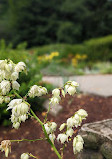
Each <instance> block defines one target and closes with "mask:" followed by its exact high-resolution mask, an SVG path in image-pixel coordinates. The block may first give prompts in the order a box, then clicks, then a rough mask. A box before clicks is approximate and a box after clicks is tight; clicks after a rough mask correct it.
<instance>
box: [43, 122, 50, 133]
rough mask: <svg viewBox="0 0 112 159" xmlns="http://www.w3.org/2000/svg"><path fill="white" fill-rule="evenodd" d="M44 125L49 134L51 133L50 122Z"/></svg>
mask: <svg viewBox="0 0 112 159" xmlns="http://www.w3.org/2000/svg"><path fill="white" fill-rule="evenodd" d="M44 127H45V130H46V132H47V134H50V133H51V129H50V127H49V126H48V123H46V124H44Z"/></svg>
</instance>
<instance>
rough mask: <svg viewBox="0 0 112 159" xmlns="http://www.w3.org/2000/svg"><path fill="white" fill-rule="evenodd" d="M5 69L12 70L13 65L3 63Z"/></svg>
mask: <svg viewBox="0 0 112 159" xmlns="http://www.w3.org/2000/svg"><path fill="white" fill-rule="evenodd" d="M5 69H6V71H7V72H11V71H12V70H13V65H12V64H11V63H9V64H6V65H5Z"/></svg>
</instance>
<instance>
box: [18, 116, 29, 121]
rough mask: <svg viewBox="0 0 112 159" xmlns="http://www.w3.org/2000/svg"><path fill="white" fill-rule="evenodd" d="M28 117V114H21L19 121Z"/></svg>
mask: <svg viewBox="0 0 112 159" xmlns="http://www.w3.org/2000/svg"><path fill="white" fill-rule="evenodd" d="M27 118H28V116H27V115H26V114H24V115H21V116H20V117H19V121H20V122H21V121H22V122H25V120H26V119H27Z"/></svg>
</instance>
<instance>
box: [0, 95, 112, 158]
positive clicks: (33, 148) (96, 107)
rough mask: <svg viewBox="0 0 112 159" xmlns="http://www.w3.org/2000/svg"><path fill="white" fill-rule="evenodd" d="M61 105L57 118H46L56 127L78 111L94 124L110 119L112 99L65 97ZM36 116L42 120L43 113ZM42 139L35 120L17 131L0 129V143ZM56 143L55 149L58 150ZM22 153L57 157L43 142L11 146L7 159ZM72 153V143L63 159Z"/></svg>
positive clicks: (111, 115)
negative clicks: (6, 140)
mask: <svg viewBox="0 0 112 159" xmlns="http://www.w3.org/2000/svg"><path fill="white" fill-rule="evenodd" d="M61 105H62V106H63V108H64V109H63V111H62V112H61V113H60V114H59V115H58V116H57V117H53V116H51V115H49V116H48V118H49V120H50V121H55V122H56V123H57V124H58V125H60V124H61V123H63V122H65V121H66V119H67V118H68V117H70V116H72V115H73V114H74V112H76V111H77V110H78V109H80V108H83V109H85V110H86V111H87V112H88V114H89V116H88V118H87V120H86V121H85V122H86V123H87V122H94V121H99V120H103V119H108V118H112V97H109V98H103V97H99V96H89V95H77V96H74V97H70V96H69V95H67V96H66V99H62V101H61ZM37 115H38V116H39V117H40V118H41V119H43V116H42V115H44V113H39V112H37ZM40 137H43V133H42V130H41V127H40V126H39V124H38V123H37V122H36V121H35V120H31V119H30V120H27V121H26V122H25V123H22V125H21V127H20V128H19V129H18V130H15V129H12V128H11V126H10V127H7V128H6V127H3V126H1V127H0V141H2V140H3V139H23V138H28V139H35V138H40ZM59 146H61V145H58V143H56V147H57V148H58V149H59ZM23 152H29V153H32V154H33V155H35V156H36V157H38V159H57V156H56V155H55V153H54V152H53V151H52V149H51V148H50V145H49V144H48V143H47V142H45V141H37V142H34V143H30V142H20V143H19V144H18V143H13V144H12V153H11V154H9V157H8V159H20V155H21V153H23ZM74 158H75V156H74V155H73V151H72V142H71V144H69V146H68V147H67V148H65V153H64V159H74ZM0 159H5V157H4V153H1V152H0Z"/></svg>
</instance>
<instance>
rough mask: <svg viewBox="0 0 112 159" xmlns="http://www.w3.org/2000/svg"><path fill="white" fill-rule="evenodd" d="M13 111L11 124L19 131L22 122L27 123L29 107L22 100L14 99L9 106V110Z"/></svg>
mask: <svg viewBox="0 0 112 159" xmlns="http://www.w3.org/2000/svg"><path fill="white" fill-rule="evenodd" d="M9 109H12V115H11V122H12V123H13V127H14V128H15V129H18V128H19V126H20V123H21V122H25V120H26V119H27V118H28V111H29V106H28V104H26V103H25V102H24V101H22V99H13V100H12V101H11V102H10V103H9V104H8V108H7V110H9Z"/></svg>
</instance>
